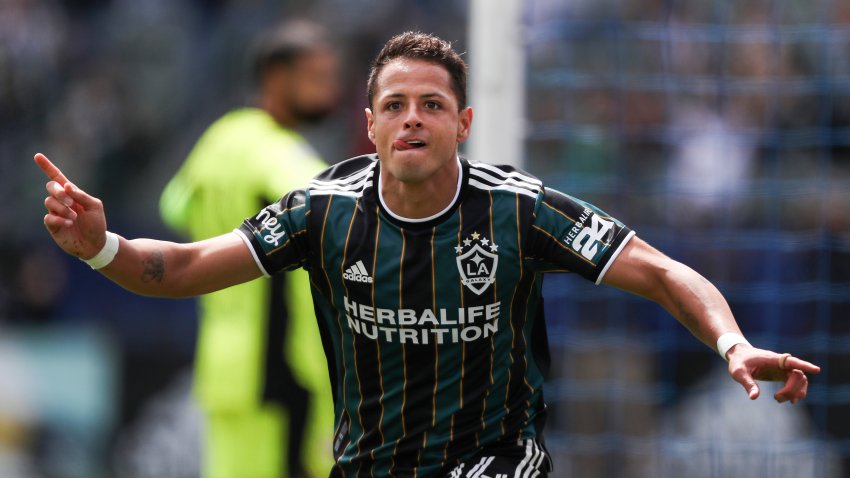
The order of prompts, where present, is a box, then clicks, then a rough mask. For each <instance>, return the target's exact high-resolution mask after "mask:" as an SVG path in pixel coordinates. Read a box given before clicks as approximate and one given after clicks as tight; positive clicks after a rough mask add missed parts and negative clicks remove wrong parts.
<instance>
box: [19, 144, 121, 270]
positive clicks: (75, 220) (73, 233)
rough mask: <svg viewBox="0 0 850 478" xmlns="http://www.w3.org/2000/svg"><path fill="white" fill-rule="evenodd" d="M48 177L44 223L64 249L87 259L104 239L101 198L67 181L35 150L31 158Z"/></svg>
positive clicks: (99, 248) (104, 227)
mask: <svg viewBox="0 0 850 478" xmlns="http://www.w3.org/2000/svg"><path fill="white" fill-rule="evenodd" d="M33 159H34V160H35V163H36V164H37V165H38V167H40V168H41V170H42V171H44V174H46V175H47V177H48V178H50V181H48V182H47V185H46V188H47V197H46V198H45V199H44V206H45V207H46V208H47V214H46V215H45V216H44V226H45V227H46V228H47V231H48V232H49V233H50V236H51V237H53V240H54V241H56V244H58V245H59V247H61V248H62V249H63V250H64V251H65V252H67V253H68V254H71V255H73V256H76V257H79V258H82V259H90V258H92V257H94V256H95V255H96V254H97V253H98V252H99V251H100V250H101V249H102V248H103V245H104V243H105V242H106V215H105V214H104V212H103V203H102V202H101V201H100V199H97V198H95V197H92V196H89V195H88V194H86V193H85V192H84V191H83V190H81V189H80V188H78V187H77V186H75V185H74V184H72V183H71V182H70V181H68V178H66V177H65V175H64V174H62V171H60V170H59V168H57V167H56V166H55V165H54V164H53V163H52V162H50V160H49V159H47V156H45V155H43V154H41V153H38V154H36V155H35V157H34V158H33Z"/></svg>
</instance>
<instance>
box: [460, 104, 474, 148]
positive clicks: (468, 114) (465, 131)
mask: <svg viewBox="0 0 850 478" xmlns="http://www.w3.org/2000/svg"><path fill="white" fill-rule="evenodd" d="M458 116H459V117H460V118H459V121H458V123H457V142H458V143H463V142H464V141H466V140H467V139H468V138H469V130H470V128H472V107H471V106H467V107H466V108H464V109H462V110H460V112H458Z"/></svg>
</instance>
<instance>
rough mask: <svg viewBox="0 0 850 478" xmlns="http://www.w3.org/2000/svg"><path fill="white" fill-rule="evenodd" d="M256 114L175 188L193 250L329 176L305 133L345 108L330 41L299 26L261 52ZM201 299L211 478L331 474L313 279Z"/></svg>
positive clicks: (204, 141) (229, 125)
mask: <svg viewBox="0 0 850 478" xmlns="http://www.w3.org/2000/svg"><path fill="white" fill-rule="evenodd" d="M252 58H253V65H252V68H253V75H254V80H255V86H256V88H257V98H256V105H255V106H251V107H244V108H238V109H235V110H233V111H230V112H228V113H227V114H225V115H224V116H223V117H221V118H219V119H218V120H217V121H215V122H214V123H213V124H212V125H211V126H210V127H209V128H208V129H207V130H206V132H204V134H203V135H202V136H201V138H200V139H199V140H198V142H197V144H196V145H195V147H194V149H193V150H192V151H191V153H190V154H189V156H188V158H187V159H186V161H185V163H184V164H183V165H182V166H181V167H180V169H179V171H178V172H177V174H176V175H175V176H174V178H173V179H172V180H171V181H170V182H169V183H168V185H167V186H166V188H165V190H164V192H163V194H162V197H161V201H160V211H161V214H162V217H163V219H164V220H165V222H166V223H167V224H168V225H169V226H171V227H172V228H174V229H175V230H177V231H178V232H180V233H183V234H185V235H186V236H187V237H188V238H190V239H192V240H200V239H205V238H209V237H213V236H217V235H220V234H222V233H226V232H228V231H230V230H231V229H232V228H233V225H234V224H238V223H239V222H240V221H241V220H243V219H245V218H246V217H248V216H250V215H252V214H253V213H254V212H256V211H257V210H259V209H260V208H261V207H263V205H265V204H269V203H271V202H273V201H275V200H276V199H277V198H278V197H279V196H280V195H282V194H283V193H284V192H286V191H289V190H291V189H294V188H298V187H303V186H305V185H306V184H307V183H308V182H309V181H310V179H312V177H313V176H314V175H315V174H317V173H318V172H320V171H321V170H322V169H324V168H325V167H326V165H325V163H323V162H322V160H321V159H320V158H319V156H318V154H317V152H316V151H315V150H314V149H313V148H312V147H311V146H310V145H309V144H308V142H307V141H306V139H305V138H304V137H303V136H302V135H301V134H300V133H299V132H298V131H297V128H299V127H303V126H306V125H309V124H312V123H315V122H317V121H319V120H321V119H323V118H325V117H326V116H327V115H328V114H329V113H330V112H331V111H332V110H333V108H334V106H335V104H336V102H337V96H338V87H337V78H338V60H337V57H336V54H335V52H334V51H333V47H332V44H331V41H330V39H329V37H328V35H327V32H326V31H325V30H324V28H322V27H321V26H319V25H317V24H314V23H310V22H307V21H303V20H300V21H291V22H287V23H284V24H281V25H279V26H277V27H275V28H273V29H271V30H269V31H267V32H266V33H264V34H262V35H260V37H259V39H258V41H257V42H256V44H255V45H254V47H253V51H252ZM285 276H286V277H281V278H273V279H270V280H257V281H253V282H250V283H247V284H243V285H241V286H239V287H235V288H232V289H228V290H224V291H221V292H217V293H215V294H210V295H207V296H205V297H203V298H201V299H200V300H199V306H200V310H199V315H200V325H199V331H198V342H197V348H196V360H195V380H194V393H195V396H196V398H197V400H198V403H199V405H200V408H201V410H202V412H203V414H204V415H205V418H206V423H205V427H206V428H205V430H206V437H205V439H206V443H205V447H204V459H203V463H204V465H203V468H204V476H207V477H222V478H237V477H251V478H261V477H281V476H291V477H312V476H326V475H327V473H328V470H329V469H330V466H331V464H332V463H333V457H332V454H331V445H330V442H331V438H332V434H333V408H332V407H333V405H332V399H331V398H332V397H331V390H330V382H329V380H328V373H327V363H326V360H325V357H324V350H323V348H322V343H321V340H320V337H319V332H318V328H317V327H316V324H315V321H316V319H315V315H314V313H313V305H312V299H311V296H310V285H309V282H308V280H307V276H306V272H304V271H301V270H299V271H298V272H297V273H296V274H291V275H289V274H285Z"/></svg>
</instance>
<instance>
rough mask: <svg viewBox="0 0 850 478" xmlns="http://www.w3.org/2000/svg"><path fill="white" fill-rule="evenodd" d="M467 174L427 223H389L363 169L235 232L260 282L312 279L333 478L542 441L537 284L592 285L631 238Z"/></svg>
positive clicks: (532, 181)
mask: <svg viewBox="0 0 850 478" xmlns="http://www.w3.org/2000/svg"><path fill="white" fill-rule="evenodd" d="M458 161H459V166H460V172H461V174H460V175H459V178H458V185H457V193H456V197H455V198H454V200H453V201H452V203H451V205H450V206H449V207H448V208H446V209H445V210H444V211H442V212H441V213H439V214H437V215H435V216H433V217H430V218H425V219H417V220H411V219H406V218H403V217H399V216H397V215H395V214H394V213H393V212H392V211H390V210H389V209H388V208H387V207H385V205H384V204H383V201H382V199H381V195H380V192H379V188H378V187H376V185H378V184H380V182H379V181H380V162H379V161H378V160H377V158H376V156H375V155H367V156H361V157H358V158H353V159H351V160H348V161H345V162H342V163H339V164H338V165H336V166H334V167H332V168H330V169H328V170H327V171H326V172H324V173H323V174H321V175H320V176H318V177H317V178H316V179H315V180H313V181H312V182H311V183H310V185H309V187H307V188H306V189H301V190H295V191H293V192H291V193H289V194H288V195H286V196H285V197H284V198H282V199H281V200H280V201H279V202H276V203H274V204H271V205H269V206H267V207H266V208H264V209H262V210H261V211H260V212H259V213H258V214H256V215H255V216H253V217H251V218H249V219H247V220H245V221H244V223H243V224H242V226H241V227H240V228H239V229H237V232H238V233H239V234H240V235H241V236H242V237H243V239H244V240H245V241H246V243H247V244H249V246H250V248H251V250H252V251H253V254H254V255H255V258H256V260H257V262H258V265H259V266H260V268H261V269H262V270H263V271H264V273H266V274H269V275H274V274H276V273H278V272H280V271H284V270H292V269H296V268H299V267H303V268H305V269H307V270H308V272H309V274H310V282H311V285H312V289H313V300H314V306H315V309H316V315H317V317H318V320H319V326H320V331H321V334H322V340H323V343H324V348H325V352H326V354H327V358H328V367H329V371H330V374H331V378H332V382H333V384H334V403H335V415H336V422H337V423H336V433H335V436H334V452H335V457H336V460H337V461H336V465H335V468H334V473H333V474H332V476H345V477H358V476H429V475H433V474H435V473H437V472H441V473H445V472H446V471H447V470H449V469H451V467H452V466H454V465H455V464H457V463H458V462H459V461H461V460H464V459H468V458H469V457H471V456H472V455H474V454H475V452H476V451H477V450H479V449H481V448H482V447H483V446H485V445H488V444H492V443H495V442H498V441H500V440H502V441H513V442H515V441H516V440H520V439H525V438H530V437H535V436H537V435H538V434H539V433H540V431H541V427H542V422H543V417H544V414H545V404H544V401H543V393H542V385H543V380H544V375H545V374H546V370H547V368H548V362H549V351H548V344H547V338H546V327H545V323H544V320H543V302H542V298H541V285H542V280H541V279H542V273H544V272H550V271H564V272H575V273H578V274H580V275H581V276H583V277H585V278H587V279H590V280H593V281H597V282H598V281H600V280H601V279H602V276H603V275H604V273H605V271H606V270H607V267H608V266H609V265H610V264H611V263H612V261H613V260H614V258H615V257H616V255H617V254H618V252H619V251H620V250H621V248H622V247H623V246H624V245H625V244H626V242H627V240H628V239H629V238H630V237H631V236H632V234H633V233H632V232H631V231H630V230H629V229H628V228H626V227H625V226H624V225H623V224H621V223H620V222H619V221H617V220H615V219H613V218H611V217H609V216H607V215H606V214H605V213H603V212H602V211H600V210H599V209H597V208H595V207H594V206H592V205H590V204H587V203H584V202H582V201H580V200H577V199H575V198H572V197H570V196H567V195H564V194H562V193H559V192H557V191H554V190H552V189H546V188H544V187H543V185H542V184H541V182H540V181H539V180H538V179H536V178H534V177H532V176H530V175H528V174H526V173H524V172H521V171H519V170H516V169H513V168H511V167H507V166H492V165H488V164H483V163H475V162H468V161H466V160H464V159H458Z"/></svg>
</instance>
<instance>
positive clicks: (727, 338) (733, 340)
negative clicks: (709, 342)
mask: <svg viewBox="0 0 850 478" xmlns="http://www.w3.org/2000/svg"><path fill="white" fill-rule="evenodd" d="M738 344H747V345H750V343H749V342H747V339H745V338H744V337H742V336H741V335H740V334H736V333H733V332H727V333H725V334H723V335H721V336H720V337H718V338H717V353H719V354H720V356H721V357H723V360H726V361H727V362H728V361H729V359H727V358H726V352H728V351H729V349H731V348H732V347H734V346H736V345H738Z"/></svg>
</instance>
